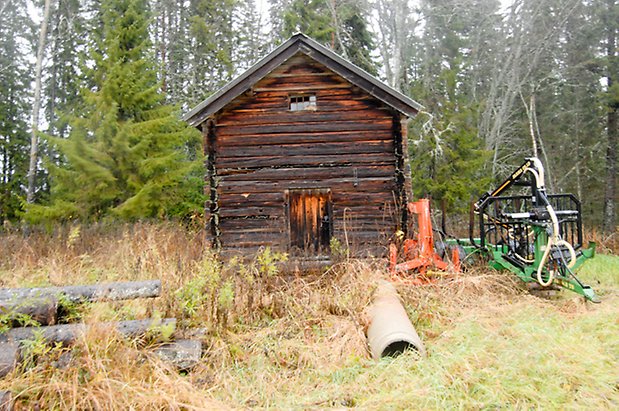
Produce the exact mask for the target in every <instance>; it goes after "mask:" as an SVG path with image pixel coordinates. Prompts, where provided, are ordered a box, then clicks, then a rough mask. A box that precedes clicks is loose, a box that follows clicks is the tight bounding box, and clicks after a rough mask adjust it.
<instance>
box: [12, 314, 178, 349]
mask: <svg viewBox="0 0 619 411" xmlns="http://www.w3.org/2000/svg"><path fill="white" fill-rule="evenodd" d="M101 326H103V327H109V328H115V329H116V331H117V332H118V333H120V334H121V335H122V336H124V337H127V338H133V337H139V336H142V335H144V334H146V333H147V332H149V331H151V330H154V329H156V327H163V326H172V327H174V328H175V327H176V319H174V318H164V319H162V320H156V319H148V320H131V321H118V322H110V323H102V324H101ZM87 327H88V325H87V324H81V323H80V324H63V325H50V326H49V327H20V328H12V329H10V330H9V331H7V332H5V333H4V334H0V344H7V343H19V342H21V341H26V340H32V339H35V338H37V337H38V336H39V335H41V336H42V337H43V339H44V340H45V341H46V342H48V343H52V344H53V343H60V344H62V345H70V344H72V343H73V342H75V340H76V339H78V338H79V337H80V336H82V335H84V333H85V332H86V330H87Z"/></svg>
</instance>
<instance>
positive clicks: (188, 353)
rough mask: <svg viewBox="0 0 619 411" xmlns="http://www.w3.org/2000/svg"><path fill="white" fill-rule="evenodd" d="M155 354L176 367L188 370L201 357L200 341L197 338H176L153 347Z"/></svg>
mask: <svg viewBox="0 0 619 411" xmlns="http://www.w3.org/2000/svg"><path fill="white" fill-rule="evenodd" d="M154 352H155V354H156V355H157V356H159V358H161V359H162V360H164V361H166V362H169V363H171V364H172V365H174V366H175V367H176V368H177V369H179V370H182V371H189V370H191V369H192V368H193V367H195V366H196V365H197V364H198V363H199V362H200V358H201V357H202V343H201V342H200V341H197V340H178V341H174V342H171V343H168V344H164V345H162V346H160V347H157V348H156V349H155V351H154Z"/></svg>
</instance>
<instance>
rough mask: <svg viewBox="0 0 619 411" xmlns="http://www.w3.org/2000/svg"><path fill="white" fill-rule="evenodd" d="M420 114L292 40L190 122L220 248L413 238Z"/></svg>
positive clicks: (363, 245)
mask: <svg viewBox="0 0 619 411" xmlns="http://www.w3.org/2000/svg"><path fill="white" fill-rule="evenodd" d="M420 109H421V105H420V104H419V103H417V102H415V101H414V100H412V99H410V98H409V97H406V96H404V95H403V94H401V93H399V92H398V91H396V90H394V89H392V88H390V87H388V86H387V85H385V84H384V83H382V82H381V81H379V80H377V79H376V78H374V77H373V76H371V75H370V74H368V73H367V72H365V71H364V70H362V69H360V68H359V67H357V66H355V65H354V64H352V63H350V62H349V61H347V60H345V59H344V58H342V57H340V56H338V55H337V54H335V53H334V52H333V51H331V50H329V49H327V48H326V47H324V46H322V45H321V44H319V43H317V42H316V41H314V40H312V39H310V38H309V37H307V36H305V35H304V34H301V33H299V34H295V35H294V36H292V37H291V38H290V39H288V40H287V41H286V42H284V43H283V44H281V45H280V46H279V47H277V48H276V49H275V50H274V51H272V52H271V53H269V54H268V55H267V56H266V57H264V58H263V59H262V60H260V61H259V62H258V63H256V64H255V65H254V66H252V67H251V68H249V69H248V70H247V71H246V72H245V73H243V74H242V75H241V76H239V77H238V78H236V79H234V80H233V81H231V82H230V83H228V84H227V85H226V86H224V87H223V88H222V89H220V90H219V91H217V92H216V93H214V94H213V95H211V96H210V97H208V98H207V99H206V100H204V101H203V102H201V103H200V104H198V105H197V106H196V107H195V108H194V109H193V110H191V111H190V112H189V113H187V114H186V115H185V116H184V120H185V121H187V122H188V123H189V124H190V125H192V126H194V127H197V128H199V129H200V130H201V131H202V133H203V136H204V150H205V156H206V161H205V163H206V177H205V180H206V185H205V187H206V191H207V195H208V196H209V201H208V202H207V207H206V215H207V221H208V223H207V233H208V236H209V237H210V240H211V241H212V245H213V247H214V248H216V249H220V250H221V251H224V252H227V253H234V252H240V253H242V254H250V253H255V252H256V251H257V250H258V249H260V248H261V247H266V246H268V247H271V249H273V250H275V251H281V252H287V253H289V255H291V256H293V257H295V258H298V259H307V258H310V259H312V258H315V259H320V258H322V259H328V258H329V255H330V252H331V250H332V248H334V246H338V245H339V247H341V248H344V249H346V250H349V253H351V254H352V255H356V256H368V255H374V256H381V255H384V254H385V252H386V250H387V246H388V241H389V238H390V237H391V236H392V235H393V234H394V233H395V232H396V230H398V229H402V230H406V223H407V218H408V216H407V210H406V204H407V201H409V200H410V199H411V184H410V166H409V161H408V148H407V136H406V133H407V131H406V130H407V121H408V118H410V117H412V116H415V115H416V114H417V113H418V111H419V110H420Z"/></svg>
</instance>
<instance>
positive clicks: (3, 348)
mask: <svg viewBox="0 0 619 411" xmlns="http://www.w3.org/2000/svg"><path fill="white" fill-rule="evenodd" d="M160 293H161V281H159V280H153V281H139V282H118V283H107V284H97V285H86V286H68V287H45V288H14V289H0V315H2V316H3V317H4V318H5V319H8V320H9V321H8V323H9V324H8V325H9V326H11V327H12V328H10V329H9V330H8V331H5V332H0V378H2V377H4V376H5V375H7V374H9V373H10V372H12V371H13V370H14V369H15V368H16V367H17V366H18V365H19V363H20V360H21V347H22V343H23V342H24V341H27V340H32V339H34V338H41V337H42V338H43V339H44V340H45V341H46V342H47V343H50V344H55V343H59V344H62V345H64V346H70V345H71V344H72V343H74V342H75V341H76V340H77V339H78V338H80V336H82V335H83V334H84V333H85V332H86V331H87V325H86V324H83V323H75V324H56V323H57V322H58V320H59V318H58V313H59V301H61V300H62V301H69V302H71V303H80V302H93V301H117V300H128V299H135V298H152V297H158V296H159V295H160ZM24 318H28V320H29V321H30V320H32V321H36V323H38V324H39V325H38V326H21V327H18V326H17V325H18V322H17V321H16V320H15V321H13V320H11V319H20V320H21V322H23V319H24ZM100 326H102V327H108V328H114V329H115V330H116V331H117V332H118V333H119V334H120V335H122V336H124V337H127V338H137V337H140V336H143V335H145V334H146V333H148V332H149V331H151V330H153V329H156V328H158V327H164V326H165V327H168V328H169V327H172V329H174V328H175V327H176V319H174V318H165V319H145V320H132V321H117V322H110V323H103V324H100ZM154 352H155V353H156V354H157V355H159V356H160V357H161V358H162V359H163V360H165V361H168V362H170V363H172V364H173V365H175V366H176V367H177V368H179V369H181V370H189V369H191V368H192V367H193V366H195V365H196V364H197V363H198V362H199V360H200V357H201V354H202V345H201V342H200V341H197V340H177V341H173V342H170V343H167V344H163V345H160V346H158V347H157V348H156V349H155V350H154ZM11 401H12V400H11V395H10V393H8V392H0V410H3V409H4V408H3V406H4V407H10V403H11ZM7 409H10V408H7Z"/></svg>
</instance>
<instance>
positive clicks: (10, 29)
mask: <svg viewBox="0 0 619 411" xmlns="http://www.w3.org/2000/svg"><path fill="white" fill-rule="evenodd" d="M30 30H32V22H31V21H30V19H29V18H28V9H27V3H26V1H24V0H9V1H7V2H6V3H0V50H1V52H0V224H1V223H2V222H4V221H5V220H16V219H17V218H18V215H19V213H20V212H21V203H22V200H23V198H25V194H26V193H25V192H24V190H23V187H25V185H26V174H27V172H28V149H29V146H30V136H29V133H28V130H29V126H28V121H29V117H30V110H31V105H30V102H29V100H28V99H29V97H30V96H29V95H30V81H31V76H30V70H31V67H29V63H28V60H27V57H26V55H27V53H28V46H29V44H28V43H29V40H30V39H29V37H30V36H29V34H30V33H29V32H30Z"/></svg>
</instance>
